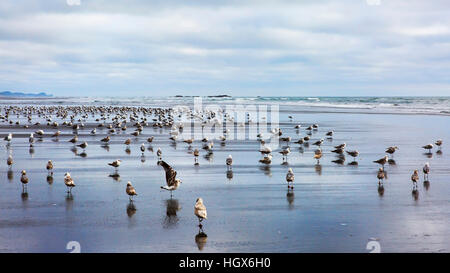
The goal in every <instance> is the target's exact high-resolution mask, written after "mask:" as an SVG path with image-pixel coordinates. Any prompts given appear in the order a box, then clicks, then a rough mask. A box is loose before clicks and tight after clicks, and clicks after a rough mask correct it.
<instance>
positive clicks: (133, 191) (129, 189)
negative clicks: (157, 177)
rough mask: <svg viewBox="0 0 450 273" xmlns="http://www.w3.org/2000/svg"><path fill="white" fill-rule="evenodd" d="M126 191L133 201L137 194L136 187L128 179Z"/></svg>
mask: <svg viewBox="0 0 450 273" xmlns="http://www.w3.org/2000/svg"><path fill="white" fill-rule="evenodd" d="M126 192H127V194H128V196H129V198H130V202H133V196H135V195H137V193H136V189H135V188H134V187H133V185H131V182H130V181H128V183H127V189H126Z"/></svg>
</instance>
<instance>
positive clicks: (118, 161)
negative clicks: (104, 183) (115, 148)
mask: <svg viewBox="0 0 450 273" xmlns="http://www.w3.org/2000/svg"><path fill="white" fill-rule="evenodd" d="M121 162H122V160H120V159H117V160H115V161H113V162H111V163H108V165H109V166H113V167H114V168H115V169H116V170H117V168H119V166H120V163H121Z"/></svg>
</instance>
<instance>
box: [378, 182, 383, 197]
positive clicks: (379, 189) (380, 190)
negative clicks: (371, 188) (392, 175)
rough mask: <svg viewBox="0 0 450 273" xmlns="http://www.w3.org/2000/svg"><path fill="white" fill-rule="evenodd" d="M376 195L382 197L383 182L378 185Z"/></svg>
mask: <svg viewBox="0 0 450 273" xmlns="http://www.w3.org/2000/svg"><path fill="white" fill-rule="evenodd" d="M378 195H379V196H380V197H382V196H383V195H384V186H383V184H379V185H378Z"/></svg>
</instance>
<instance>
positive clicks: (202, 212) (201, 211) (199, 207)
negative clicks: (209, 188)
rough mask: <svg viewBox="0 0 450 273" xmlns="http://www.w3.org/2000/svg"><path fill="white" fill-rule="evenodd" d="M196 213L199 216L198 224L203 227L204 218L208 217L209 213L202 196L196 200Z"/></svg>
mask: <svg viewBox="0 0 450 273" xmlns="http://www.w3.org/2000/svg"><path fill="white" fill-rule="evenodd" d="M194 214H195V216H197V218H198V226H199V227H200V228H202V227H203V226H202V221H203V219H208V215H207V212H206V206H205V205H204V204H203V199H202V198H197V201H196V202H195V206H194Z"/></svg>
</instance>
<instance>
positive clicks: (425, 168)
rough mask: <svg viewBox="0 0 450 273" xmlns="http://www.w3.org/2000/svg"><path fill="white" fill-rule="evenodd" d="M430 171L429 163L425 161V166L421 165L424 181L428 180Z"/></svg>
mask: <svg viewBox="0 0 450 273" xmlns="http://www.w3.org/2000/svg"><path fill="white" fill-rule="evenodd" d="M429 173H430V163H428V162H427V163H425V166H423V179H424V180H425V181H428V174H429Z"/></svg>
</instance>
